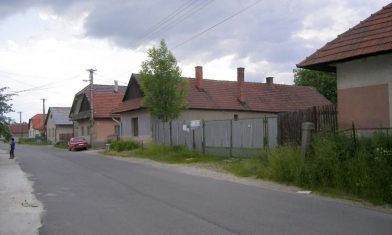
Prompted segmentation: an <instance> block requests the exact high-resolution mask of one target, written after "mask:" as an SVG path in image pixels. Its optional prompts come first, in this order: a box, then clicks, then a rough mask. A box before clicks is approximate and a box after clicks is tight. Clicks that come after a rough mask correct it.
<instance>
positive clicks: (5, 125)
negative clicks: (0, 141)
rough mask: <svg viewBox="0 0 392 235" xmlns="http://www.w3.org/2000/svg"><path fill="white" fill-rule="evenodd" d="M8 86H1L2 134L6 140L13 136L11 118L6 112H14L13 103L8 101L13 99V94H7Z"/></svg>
mask: <svg viewBox="0 0 392 235" xmlns="http://www.w3.org/2000/svg"><path fill="white" fill-rule="evenodd" d="M6 89H7V87H2V88H0V136H3V137H4V138H5V139H6V140H9V139H10V138H11V132H10V129H9V122H10V118H8V117H6V116H5V114H6V113H9V112H12V111H13V110H12V105H10V104H9V103H8V102H9V101H10V100H11V97H12V95H11V94H6V93H5V90H6Z"/></svg>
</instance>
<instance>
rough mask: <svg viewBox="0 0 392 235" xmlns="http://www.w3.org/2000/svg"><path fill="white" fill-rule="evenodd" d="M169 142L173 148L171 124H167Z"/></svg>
mask: <svg viewBox="0 0 392 235" xmlns="http://www.w3.org/2000/svg"><path fill="white" fill-rule="evenodd" d="M169 142H170V146H173V130H172V122H171V121H170V122H169Z"/></svg>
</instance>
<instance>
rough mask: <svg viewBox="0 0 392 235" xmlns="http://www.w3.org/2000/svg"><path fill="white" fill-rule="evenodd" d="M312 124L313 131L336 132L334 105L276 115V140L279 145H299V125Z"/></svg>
mask: <svg viewBox="0 0 392 235" xmlns="http://www.w3.org/2000/svg"><path fill="white" fill-rule="evenodd" d="M303 122H312V123H314V125H315V131H316V132H319V131H323V130H325V131H336V130H337V111H336V107H335V105H326V106H319V107H312V108H308V109H304V110H299V111H295V112H286V113H280V114H279V115H278V128H279V131H278V140H279V144H280V145H300V144H301V125H302V123H303Z"/></svg>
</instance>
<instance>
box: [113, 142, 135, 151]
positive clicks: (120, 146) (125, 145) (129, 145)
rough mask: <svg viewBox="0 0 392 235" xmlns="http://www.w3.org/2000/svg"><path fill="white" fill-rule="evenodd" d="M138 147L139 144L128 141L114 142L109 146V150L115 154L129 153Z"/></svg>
mask: <svg viewBox="0 0 392 235" xmlns="http://www.w3.org/2000/svg"><path fill="white" fill-rule="evenodd" d="M139 147H140V144H139V143H137V142H135V141H130V140H127V141H125V140H115V141H113V142H112V143H111V144H110V150H113V151H116V152H122V151H130V150H133V149H137V148H139Z"/></svg>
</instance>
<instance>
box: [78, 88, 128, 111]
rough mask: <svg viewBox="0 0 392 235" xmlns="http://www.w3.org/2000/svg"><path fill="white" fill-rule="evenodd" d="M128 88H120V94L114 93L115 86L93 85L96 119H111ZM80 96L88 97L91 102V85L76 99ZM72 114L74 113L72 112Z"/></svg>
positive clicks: (80, 92) (79, 93)
mask: <svg viewBox="0 0 392 235" xmlns="http://www.w3.org/2000/svg"><path fill="white" fill-rule="evenodd" d="M126 88H127V87H126V86H118V92H114V86H113V85H98V84H94V85H93V96H94V100H93V104H94V117H95V118H109V117H111V114H112V109H113V107H117V106H118V105H119V104H120V103H121V101H122V98H123V96H124V93H125V90H126ZM80 95H86V97H87V99H89V100H90V85H88V86H86V87H85V88H83V89H82V90H81V91H79V92H78V93H76V95H75V99H77V97H78V96H80ZM71 112H73V111H72V110H71Z"/></svg>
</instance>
